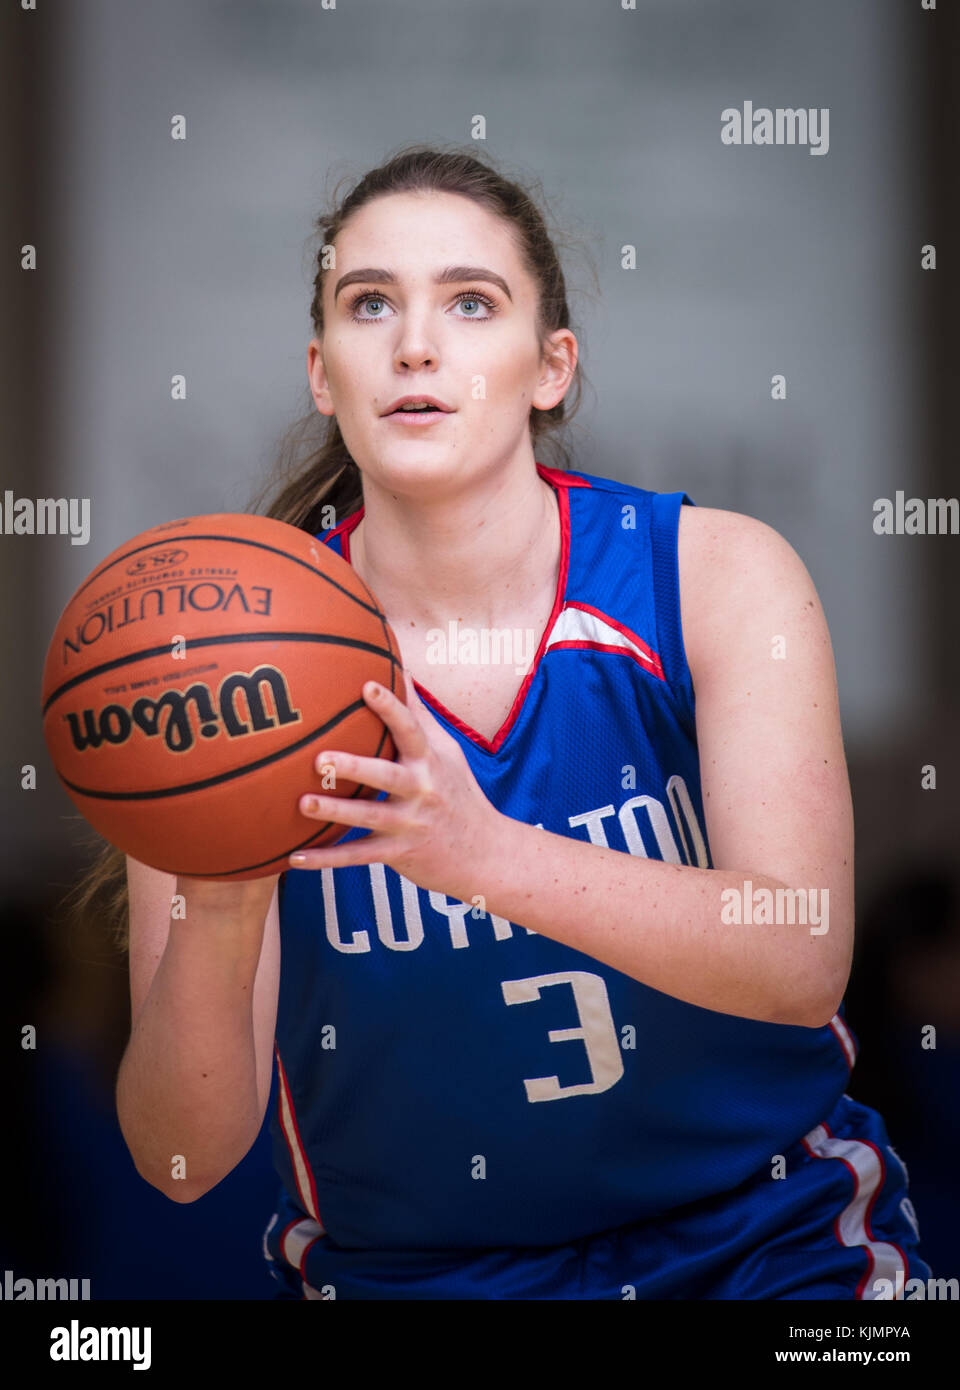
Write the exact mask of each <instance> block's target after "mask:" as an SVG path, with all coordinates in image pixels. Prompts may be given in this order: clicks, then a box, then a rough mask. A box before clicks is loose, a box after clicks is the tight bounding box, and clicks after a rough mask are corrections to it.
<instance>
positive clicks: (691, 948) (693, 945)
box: [450, 813, 842, 1027]
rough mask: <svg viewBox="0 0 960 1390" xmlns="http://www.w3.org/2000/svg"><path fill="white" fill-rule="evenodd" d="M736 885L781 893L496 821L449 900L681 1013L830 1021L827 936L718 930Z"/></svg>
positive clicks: (832, 972)
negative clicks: (646, 990) (668, 1000)
mask: <svg viewBox="0 0 960 1390" xmlns="http://www.w3.org/2000/svg"><path fill="white" fill-rule="evenodd" d="M746 881H749V882H751V883H752V887H753V889H754V890H762V889H768V890H770V891H771V893H773V894H774V901H775V900H776V892H777V890H778V889H779V890H785V889H788V887H789V885H787V884H784V883H782V882H781V881H779V880H777V879H773V878H770V877H769V876H768V875H765V874H763V873H759V872H752V871H751V870H749V869H744V870H730V869H722V870H721V869H697V868H689V867H686V866H681V865H677V864H667V863H663V862H661V861H660V860H651V859H644V858H642V857H639V856H636V855H632V854H627V853H623V852H620V851H617V850H611V849H606V848H602V847H601V846H598V845H594V844H589V843H587V842H586V841H580V840H575V839H572V838H570V837H568V836H564V835H555V834H552V833H551V832H549V831H546V830H540V829H538V828H537V827H536V826H530V825H525V824H523V823H522V822H520V821H515V820H511V819H510V818H509V817H507V816H503V815H500V813H497V816H496V820H495V821H494V822H493V823H492V830H491V834H490V836H489V839H488V842H487V848H486V850H485V852H484V854H483V855H482V856H481V857H480V858H479V859H478V860H476V861H475V862H474V863H473V864H471V865H469V866H465V868H464V872H463V876H462V879H461V880H460V881H458V883H457V885H456V887H455V888H454V889H451V890H450V891H451V892H455V893H456V895H457V896H458V897H460V898H461V900H462V901H464V902H472V901H474V900H475V899H476V898H477V896H480V897H481V898H482V899H483V907H484V908H485V910H486V911H487V912H489V913H492V914H495V915H497V916H500V917H505V918H507V919H508V920H509V921H511V922H514V923H516V924H517V925H518V926H524V927H529V928H531V929H532V930H533V931H536V932H539V933H540V934H541V935H543V936H549V937H552V938H553V939H554V940H556V941H562V942H563V943H564V944H565V945H568V946H572V947H573V948H574V949H575V950H578V951H582V952H584V954H586V955H589V956H593V957H594V959H596V960H599V961H602V962H603V963H604V964H605V965H610V966H612V967H613V968H614V969H616V970H619V971H621V972H622V973H623V974H625V975H629V976H631V977H632V978H633V979H636V980H639V981H641V982H642V983H643V984H646V985H649V986H651V988H653V989H657V990H660V991H661V992H662V993H664V994H670V995H673V996H674V997H675V998H677V999H682V1000H684V1001H686V1002H687V1003H689V1004H696V1005H699V1006H700V1007H702V1008H707V1009H714V1010H717V1011H718V1012H721V1013H729V1014H735V1015H738V1016H740V1017H744V1018H753V1019H760V1020H763V1021H765V1022H774V1023H795V1024H801V1025H804V1026H808V1027H814V1026H818V1025H822V1023H824V1022H825V1021H826V1019H825V1017H823V1014H824V1010H825V1008H826V1012H827V1013H829V1012H831V1009H830V1006H829V993H830V991H829V985H828V983H827V982H831V981H832V982H834V983H836V982H837V981H839V978H840V974H839V972H840V964H839V963H838V962H836V961H835V960H834V959H833V956H832V954H830V953H831V952H832V945H831V940H830V936H829V933H828V932H827V931H824V930H823V926H822V925H820V926H819V927H817V929H816V930H815V931H814V932H811V930H810V926H809V925H803V924H801V923H800V922H792V923H791V922H789V921H788V922H784V923H782V924H777V923H774V922H756V921H754V922H749V921H741V922H736V921H732V922H731V921H729V920H727V921H725V920H724V916H726V917H730V916H731V915H733V914H731V913H730V911H729V909H728V910H727V911H724V904H725V902H726V904H728V905H729V903H730V901H731V899H730V896H729V893H728V896H727V898H726V899H724V898H723V897H722V894H723V893H724V891H725V890H735V892H736V893H737V894H738V895H740V896H741V897H742V896H743V888H744V883H745V882H746ZM827 901H828V902H829V899H827ZM750 915H751V914H750V911H749V907H748V909H747V912H746V913H745V914H744V916H746V917H749V916H750ZM824 921H825V922H826V921H828V919H826V918H825V919H824ZM840 992H841V993H842V985H841V986H840Z"/></svg>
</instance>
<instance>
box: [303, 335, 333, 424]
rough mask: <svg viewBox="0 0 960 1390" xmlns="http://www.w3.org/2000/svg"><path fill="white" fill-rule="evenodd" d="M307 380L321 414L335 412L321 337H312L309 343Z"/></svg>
mask: <svg viewBox="0 0 960 1390" xmlns="http://www.w3.org/2000/svg"><path fill="white" fill-rule="evenodd" d="M307 380H308V381H309V383H310V394H311V396H312V397H313V403H314V405H315V406H316V407H317V409H318V410H319V412H320V414H321V415H332V414H333V401H332V400H331V399H330V389H329V387H328V386H327V372H326V368H325V367H324V365H323V352H322V349H321V347H320V339H319V338H311V339H310V342H309V344H308V345H307Z"/></svg>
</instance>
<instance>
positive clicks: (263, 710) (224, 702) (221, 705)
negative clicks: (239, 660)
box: [63, 666, 301, 753]
mask: <svg viewBox="0 0 960 1390" xmlns="http://www.w3.org/2000/svg"><path fill="white" fill-rule="evenodd" d="M264 686H267V687H268V688H269V690H270V693H271V696H272V712H270V711H268V709H267V707H266V706H265V704H264V695H263V687H264ZM241 692H242V695H243V701H244V704H245V706H246V710H245V711H244V710H243V709H242V708H241V709H238V707H237V695H238V694H239V693H241ZM191 706H192V709H191ZM63 717H64V718H65V719H66V721H67V723H68V725H69V726H70V736H71V738H72V739H73V746H74V748H75V749H76V750H77V751H78V752H80V753H82V752H84V751H85V750H86V749H88V748H99V747H100V745H101V744H103V743H112V744H121V743H126V742H127V740H128V739H129V738H130V737H131V736H132V735H135V733H136V731H137V730H139V731H140V732H141V733H143V734H145V735H146V736H147V738H162V739H163V741H164V743H165V744H166V746H167V748H169V749H170V751H171V753H188V752H189V751H190V749H191V748H192V747H193V746H194V744H195V742H196V736H195V733H194V727H195V725H196V727H198V728H199V732H200V737H201V738H216V737H217V735H218V734H219V733H220V732H221V730H223V731H225V732H226V734H227V736H228V738H241V737H243V735H245V734H259V733H262V732H263V730H264V729H275V728H278V727H279V726H280V725H282V724H296V723H298V722H299V721H300V718H301V712H300V710H298V709H291V707H290V694H289V691H288V690H287V682H286V680H285V679H284V677H283V674H282V672H280V671H278V670H277V669H276V667H275V666H258V667H257V669H256V670H255V671H251V672H249V673H245V672H243V671H234V672H232V673H231V674H230V675H229V676H225V677H224V679H223V680H222V681H221V682H220V686H219V689H218V690H217V693H216V695H214V694H213V692H212V691H211V689H210V687H209V686H208V685H207V684H206V682H204V681H195V682H194V683H193V685H191V686H189V687H188V689H186V690H184V691H182V692H181V691H179V690H167V691H165V692H164V694H163V695H161V696H160V697H159V699H156V700H150V699H147V698H146V697H143V696H141V698H140V699H138V700H135V701H134V702H133V704H132V705H130V706H129V707H128V706H127V705H121V704H112V705H104V707H103V708H102V709H101V710H99V712H98V711H96V710H92V709H85V710H82V711H81V712H80V713H79V714H78V713H75V712H72V713H70V714H65V715H64V716H63Z"/></svg>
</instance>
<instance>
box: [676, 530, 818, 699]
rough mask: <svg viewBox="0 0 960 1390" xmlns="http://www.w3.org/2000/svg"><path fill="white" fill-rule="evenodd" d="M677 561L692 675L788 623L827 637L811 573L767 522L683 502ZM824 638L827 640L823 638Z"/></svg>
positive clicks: (809, 634)
mask: <svg viewBox="0 0 960 1390" xmlns="http://www.w3.org/2000/svg"><path fill="white" fill-rule="evenodd" d="M677 566H678V573H679V587H680V609H681V618H682V624H683V638H684V645H685V648H686V651H687V660H688V663H689V665H690V669H691V674H694V677H695V679H696V675H695V668H698V669H699V670H700V672H701V674H702V673H703V670H704V669H705V668H706V667H707V666H708V665H709V664H710V663H713V662H718V661H721V660H724V659H725V658H727V659H729V655H730V653H731V650H737V649H740V648H742V647H743V645H744V644H745V643H746V644H751V643H753V642H755V641H761V640H763V641H765V642H766V645H767V648H768V649H769V643H770V641H772V640H773V638H774V637H776V636H778V635H782V634H785V633H786V631H787V630H788V629H789V630H791V631H793V632H794V634H796V633H797V630H798V628H799V627H802V629H803V635H804V637H805V638H810V637H815V638H816V637H818V638H819V639H820V640H821V642H822V641H823V639H824V638H826V621H825V619H824V616H823V609H822V607H821V605H820V600H819V597H818V595H817V591H816V588H815V586H814V583H813V580H812V579H811V577H810V574H809V572H808V570H807V568H806V566H805V565H804V563H803V561H802V560H801V558H800V556H799V555H798V554H797V552H796V550H794V548H793V546H792V545H791V544H790V542H789V541H788V540H786V539H785V537H783V536H781V534H780V533H779V531H775V530H774V528H773V527H772V526H768V525H767V524H766V522H763V521H758V520H757V519H756V518H755V517H751V516H744V515H743V514H742V513H740V512H728V511H722V510H720V509H718V508H712V507H686V506H685V507H681V508H680V520H679V526H678V533H677ZM827 640H828V639H827Z"/></svg>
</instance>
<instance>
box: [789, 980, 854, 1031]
mask: <svg viewBox="0 0 960 1390" xmlns="http://www.w3.org/2000/svg"><path fill="white" fill-rule="evenodd" d="M845 988H846V980H844V987H843V988H841V989H840V990H836V989H834V990H832V991H831V992H830V993H829V994H826V995H825V994H824V993H823V992H822V991H821V992H820V993H819V994H817V995H816V996H815V997H814V998H813V999H812V1000H807V1001H806V1002H805V1003H804V1006H803V1007H802V1008H798V1007H797V1000H796V999H794V1000H793V1001H792V1004H791V1007H790V1009H789V1017H784V1018H782V1019H781V1022H782V1023H793V1024H797V1025H799V1027H801V1028H826V1026H827V1025H828V1024H829V1023H831V1022H832V1021H833V1019H834V1018H835V1017H836V1015H837V1011H838V1010H839V1008H840V1005H841V1004H842V1003H843V996H844V991H845Z"/></svg>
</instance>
